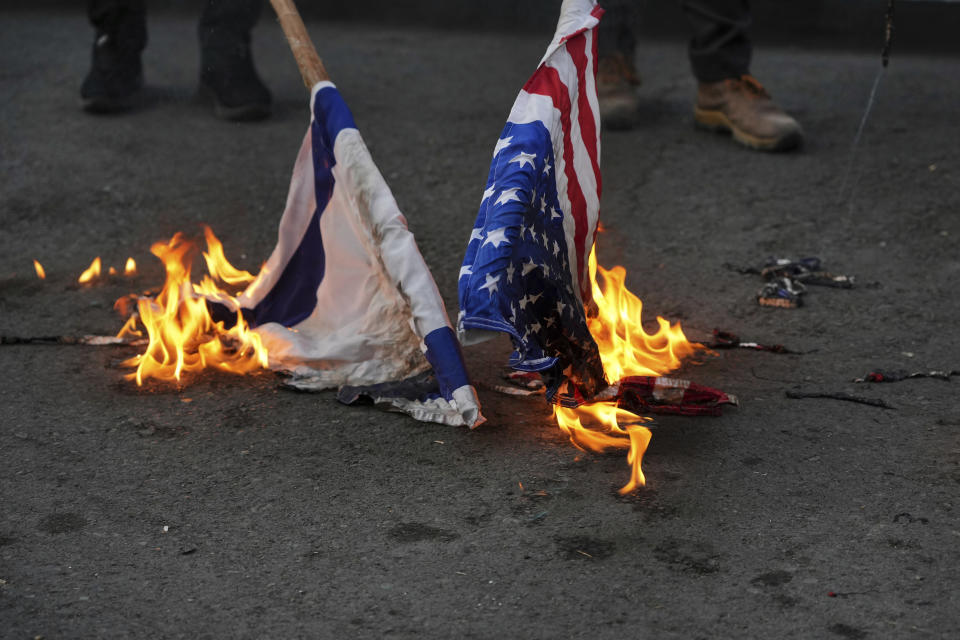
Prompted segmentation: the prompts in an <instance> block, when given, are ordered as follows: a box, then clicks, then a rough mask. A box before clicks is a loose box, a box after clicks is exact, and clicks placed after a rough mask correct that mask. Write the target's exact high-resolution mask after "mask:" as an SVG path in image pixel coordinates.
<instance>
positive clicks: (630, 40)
mask: <svg viewBox="0 0 960 640" xmlns="http://www.w3.org/2000/svg"><path fill="white" fill-rule="evenodd" d="M601 6H602V7H603V9H604V13H603V17H602V18H600V25H599V26H598V27H597V38H598V40H597V46H598V48H599V51H598V56H599V57H600V58H605V57H607V56H610V55H613V54H614V53H622V54H623V55H625V56H626V57H627V58H628V59H630V60H633V53H634V50H635V49H636V40H635V39H634V36H633V29H634V26H635V25H636V18H637V0H607V1H606V2H604V3H603V4H602V5H601Z"/></svg>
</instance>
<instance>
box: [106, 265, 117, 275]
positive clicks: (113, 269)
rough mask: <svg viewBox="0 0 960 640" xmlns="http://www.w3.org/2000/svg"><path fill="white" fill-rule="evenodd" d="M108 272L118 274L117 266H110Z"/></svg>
mask: <svg viewBox="0 0 960 640" xmlns="http://www.w3.org/2000/svg"><path fill="white" fill-rule="evenodd" d="M107 273H108V274H109V275H111V276H115V275H117V269H116V267H110V268H109V269H108V270H107Z"/></svg>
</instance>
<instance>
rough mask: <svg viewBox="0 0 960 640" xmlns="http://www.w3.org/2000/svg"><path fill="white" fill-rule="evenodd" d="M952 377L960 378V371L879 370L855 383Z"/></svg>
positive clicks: (855, 380) (858, 379) (855, 379)
mask: <svg viewBox="0 0 960 640" xmlns="http://www.w3.org/2000/svg"><path fill="white" fill-rule="evenodd" d="M952 376H960V371H914V372H912V373H911V372H909V371H906V370H905V369H884V370H881V369H877V370H876V371H871V372H870V373H868V374H867V375H865V376H863V377H862V378H854V380H853V381H854V382H900V381H901V380H909V379H911V378H935V379H937V380H946V381H949V380H950V378H951V377H952Z"/></svg>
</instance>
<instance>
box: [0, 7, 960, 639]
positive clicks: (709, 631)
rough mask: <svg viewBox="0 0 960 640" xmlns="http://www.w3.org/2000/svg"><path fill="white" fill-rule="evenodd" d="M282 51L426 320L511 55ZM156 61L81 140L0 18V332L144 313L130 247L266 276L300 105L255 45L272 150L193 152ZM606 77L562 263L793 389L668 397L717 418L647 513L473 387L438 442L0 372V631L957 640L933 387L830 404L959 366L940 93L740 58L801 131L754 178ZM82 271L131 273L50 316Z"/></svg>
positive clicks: (163, 55)
mask: <svg viewBox="0 0 960 640" xmlns="http://www.w3.org/2000/svg"><path fill="white" fill-rule="evenodd" d="M308 27H309V29H310V31H311V33H312V35H313V38H314V41H315V43H316V45H317V48H318V50H319V51H320V53H321V56H322V57H323V58H324V60H325V63H326V65H327V68H328V70H329V71H330V74H331V75H332V77H333V79H334V81H335V82H336V83H337V84H338V86H339V87H340V89H341V91H342V93H343V95H344V97H345V98H346V100H347V102H348V104H349V105H350V107H351V108H352V110H353V112H354V115H355V118H356V121H357V123H358V125H359V127H360V130H361V131H362V133H363V134H364V137H365V139H366V141H367V144H368V146H369V147H370V149H371V152H372V154H373V157H374V159H375V160H376V162H377V163H378V166H379V167H380V169H381V171H382V173H383V174H384V176H385V177H386V178H387V180H388V182H389V184H390V186H391V188H392V189H393V191H394V194H395V196H396V198H397V200H398V202H399V204H400V206H401V209H402V210H403V211H404V212H405V214H406V215H407V217H408V221H409V224H410V227H411V229H412V230H413V231H414V233H415V234H416V237H417V240H418V243H419V246H420V249H421V251H422V252H423V254H424V256H425V258H426V261H427V262H428V264H429V265H430V266H431V268H432V270H433V273H434V276H435V278H436V280H437V284H438V286H439V288H440V290H441V292H442V294H443V295H444V297H445V299H446V300H447V304H448V310H450V312H451V314H454V313H455V309H456V280H457V273H458V268H459V265H460V261H461V258H462V255H463V251H464V249H465V245H466V241H467V239H468V237H469V234H470V229H471V228H472V225H473V221H474V217H475V214H476V208H477V205H478V203H479V200H480V196H481V194H482V191H483V187H484V182H485V179H486V176H487V171H488V168H489V161H490V152H491V149H492V147H493V145H494V143H495V141H496V139H497V137H498V135H499V133H500V130H501V128H502V126H503V123H504V121H505V118H506V116H507V114H508V112H509V109H510V106H511V104H512V102H513V99H514V98H515V96H516V93H517V91H518V90H519V88H520V87H521V86H522V84H523V82H524V81H525V80H526V78H527V77H528V76H529V74H530V73H531V72H532V71H533V69H534V68H535V66H536V64H537V62H538V61H539V59H540V56H541V55H542V52H543V50H544V48H545V47H546V45H547V41H546V38H544V37H543V36H542V35H540V34H538V33H516V32H511V33H498V32H473V31H469V30H460V31H443V30H428V29H423V28H416V27H412V26H411V27H387V26H383V25H378V26H369V25H367V26H364V25H363V24H357V23H324V24H321V23H316V22H311V23H309V24H308ZM195 33H196V29H195V22H194V19H193V18H192V17H190V16H189V15H158V16H155V17H153V18H152V19H151V22H150V44H149V47H148V49H147V51H146V53H145V56H144V64H145V74H146V81H147V91H146V96H145V101H144V104H143V105H142V106H141V108H140V109H138V110H137V111H135V112H132V113H130V114H125V115H119V116H114V117H95V116H91V115H88V114H85V113H83V112H82V111H81V110H80V109H79V95H78V93H79V86H80V82H81V80H82V78H83V76H84V74H85V72H86V70H87V65H88V63H89V60H88V55H89V46H90V39H91V33H90V30H89V27H88V25H87V23H86V20H85V16H84V15H82V13H81V12H77V13H76V14H70V13H67V12H65V11H60V12H57V11H51V12H45V13H30V12H10V13H7V14H6V15H4V17H3V20H2V21H0V60H2V64H0V83H2V87H3V93H2V95H3V97H2V99H0V172H2V181H0V247H2V248H3V251H2V253H0V335H2V336H8V337H9V336H21V337H22V336H48V335H82V334H113V333H115V332H116V331H118V330H119V328H120V326H121V324H122V321H123V319H122V318H121V317H120V316H118V315H117V314H116V312H115V311H114V310H113V309H112V306H113V302H114V300H116V299H117V298H119V297H121V296H123V295H125V294H127V293H130V292H137V291H143V290H146V289H149V288H154V287H156V286H157V285H159V284H160V283H161V282H162V277H163V274H162V267H161V265H160V264H159V262H158V261H156V260H155V259H154V258H153V257H152V256H151V255H150V253H149V247H150V245H151V244H152V243H153V242H156V241H158V240H166V239H168V238H169V237H170V236H172V235H173V233H175V232H176V231H185V232H187V233H189V234H197V233H198V232H199V229H200V226H199V225H200V224H202V223H206V224H209V225H211V227H212V228H213V230H214V232H215V233H216V234H217V235H218V236H219V237H220V239H221V240H222V241H223V244H224V247H225V250H226V254H227V257H228V258H229V259H231V261H233V262H234V264H236V265H237V266H240V267H242V268H246V269H250V270H253V271H255V270H256V269H257V268H258V267H259V265H260V263H261V262H262V261H263V260H265V259H266V257H267V256H268V255H269V252H270V250H271V249H272V247H273V244H274V242H275V238H276V226H277V222H278V219H279V215H280V213H281V211H282V208H283V205H284V200H285V197H286V190H287V186H288V180H289V176H290V170H291V168H292V165H293V161H294V158H295V155H296V152H297V150H298V148H299V144H300V141H301V139H302V136H303V134H304V131H305V128H306V126H307V123H308V120H309V111H308V105H307V99H308V96H307V92H306V90H305V89H304V87H303V86H302V83H301V81H300V79H299V75H298V72H297V69H296V66H295V64H294V63H293V61H292V57H291V56H290V53H289V51H288V49H287V46H286V44H285V42H284V41H283V39H282V35H281V33H280V30H279V27H278V26H276V24H274V23H273V22H272V21H271V20H268V19H264V20H261V23H260V25H259V26H258V27H257V30H256V32H255V41H254V44H255V52H256V59H257V63H258V66H259V68H260V70H261V72H262V75H263V76H264V78H266V79H267V81H268V83H269V85H270V87H271V89H272V91H273V93H274V99H275V113H274V116H273V117H272V118H271V119H270V120H267V121H265V122H262V123H256V124H237V123H227V122H222V121H219V120H217V119H215V118H214V117H213V113H212V107H211V106H210V105H208V104H204V103H202V102H200V101H198V100H197V99H196V98H195V96H194V93H195V86H196V78H197V57H198V56H197V51H196V44H195ZM547 37H549V36H547ZM637 64H638V67H639V70H640V73H641V75H642V77H643V81H644V85H643V88H642V95H643V98H644V99H643V105H642V109H641V124H640V126H638V127H637V128H636V129H634V130H632V131H628V132H604V133H603V149H602V169H603V178H604V180H603V201H602V207H603V211H602V220H603V223H604V226H605V227H606V231H605V232H604V233H603V234H601V236H600V240H599V256H600V262H601V264H605V265H612V264H621V265H623V266H624V267H625V268H626V269H627V271H628V273H629V276H628V281H627V282H628V285H629V286H630V288H631V289H632V290H633V291H635V292H636V293H637V294H638V295H639V296H640V297H641V298H642V299H643V300H644V304H645V314H649V315H648V316H645V317H646V318H647V319H648V320H651V321H652V320H653V318H654V317H655V316H656V315H663V316H665V317H667V318H669V319H670V320H672V321H680V322H681V323H682V324H683V326H684V327H685V329H686V330H687V331H688V333H689V334H691V335H693V336H702V335H708V334H709V332H710V331H711V330H712V329H714V328H721V329H725V330H729V331H733V332H736V333H738V334H739V335H740V336H742V337H744V338H746V339H750V340H756V341H759V342H764V343H779V344H783V345H786V346H787V347H789V348H791V349H793V350H795V351H802V352H804V353H803V355H783V354H774V353H765V352H756V351H748V350H736V351H718V352H717V353H716V354H715V355H710V356H706V357H703V358H700V359H699V361H698V362H697V363H691V364H688V365H686V366H684V368H683V369H681V370H680V371H679V372H678V373H677V374H676V375H678V376H681V377H686V378H689V379H692V380H695V381H696V382H698V383H701V384H706V385H709V386H713V387H717V388H721V389H723V390H725V391H727V392H730V393H733V394H736V395H737V396H738V397H739V398H740V399H741V403H742V404H741V406H740V407H739V408H732V409H728V410H726V411H725V413H724V415H723V416H722V417H717V418H688V417H670V416H666V417H658V418H656V421H655V426H654V427H653V439H652V441H651V444H650V448H649V450H648V453H647V456H646V458H645V460H644V470H645V472H646V476H647V483H648V484H647V486H646V487H644V488H643V489H641V490H638V491H637V492H635V493H634V494H632V495H628V496H620V495H618V493H617V489H618V488H619V487H620V486H622V485H623V484H624V483H625V482H626V479H627V475H628V468H627V465H626V462H625V459H624V456H623V454H622V452H614V453H610V454H608V455H597V454H590V453H584V452H582V451H579V450H577V449H576V448H574V447H573V446H572V445H571V444H570V443H569V442H568V441H567V440H566V439H565V438H564V437H563V435H562V434H561V433H560V432H559V430H558V429H557V427H556V426H555V425H553V423H552V420H551V418H550V411H549V409H548V408H547V407H546V406H545V404H543V402H542V400H540V399H537V398H533V399H524V398H513V397H508V396H503V395H500V394H498V393H496V392H493V391H491V390H489V388H487V387H482V388H481V389H480V393H481V401H482V402H483V405H484V412H485V414H486V415H487V417H488V418H489V422H488V423H487V424H485V425H483V426H482V427H480V428H478V429H476V430H474V431H470V430H467V429H463V428H451V427H444V426H440V425H434V424H424V423H418V422H415V421H413V420H412V419H410V418H407V417H405V416H402V415H397V414H390V413H384V412H381V411H378V410H376V409H374V408H369V407H367V408H362V407H361V408H357V407H346V406H342V405H339V404H338V403H337V402H336V400H335V399H334V394H333V393H332V392H331V393H321V394H294V393H290V392H287V391H284V390H282V389H280V388H279V387H278V380H277V378H276V377H275V376H274V375H273V374H271V373H262V374H258V375H253V376H243V377H240V376H229V375H225V374H224V375H219V374H212V373H211V374H204V375H201V376H197V377H196V378H194V379H191V381H190V384H188V385H185V386H184V387H183V388H179V389H178V388H172V387H170V386H164V385H152V386H150V387H148V388H147V389H146V390H139V389H137V388H136V387H135V386H134V385H132V384H131V383H130V382H129V381H128V380H126V379H125V378H124V374H125V373H126V370H124V369H122V368H120V367H119V366H118V363H119V362H120V361H121V360H122V359H124V358H125V357H128V356H129V355H131V352H130V350H129V349H128V348H121V347H96V348H94V347H81V346H39V345H19V346H9V345H5V346H0V371H2V374H0V376H2V384H0V408H2V411H0V425H2V426H0V637H3V638H24V639H26V638H36V637H43V638H48V639H52V638H93V637H97V638H129V637H145V636H148V635H149V636H151V637H162V638H227V637H238V638H240V637H251V638H253V637H258V638H259V637H272V638H281V637H282V638H290V637H305V638H308V637H309V638H333V637H337V638H340V637H351V638H353V637H356V638H380V637H399V638H413V637H418V638H420V637H427V638H450V637H463V638H495V637H496V638H558V637H564V638H580V637H584V638H587V637H589V638H614V637H616V638H623V637H627V638H847V639H858V638H956V637H958V636H960V595H958V594H960V578H958V575H957V568H958V565H960V551H958V549H960V514H958V509H960V504H958V491H960V404H958V397H957V391H956V384H957V380H956V379H954V380H953V381H952V382H946V381H943V380H938V379H930V378H923V379H912V380H905V381H902V382H897V383H887V384H873V385H865V384H855V383H853V379H854V378H857V377H860V376H862V375H863V374H865V373H866V372H868V371H870V370H874V369H877V368H886V369H905V370H908V371H927V370H948V371H949V370H953V369H957V370H960V333H958V332H957V331H956V327H957V320H956V319H957V317H958V315H960V313H958V312H960V299H958V296H957V294H956V290H957V282H958V281H960V259H958V241H960V218H958V215H957V214H958V211H960V148H958V145H957V141H958V140H960V120H958V118H957V113H958V110H960V83H958V82H957V78H958V77H960V59H958V58H957V57H952V56H947V55H941V56H938V55H935V54H933V53H926V54H924V55H907V54H904V55H899V56H898V54H897V53H896V51H895V52H894V55H893V58H892V60H891V63H890V66H889V68H888V69H887V70H886V72H885V73H884V74H883V75H882V77H880V78H879V81H877V74H878V72H879V70H880V63H879V56H878V54H877V52H875V51H856V50H853V51H851V50H844V49H842V48H836V47H830V48H816V47H809V46H802V47H801V46H788V45H787V44H783V45H782V46H766V47H763V48H760V49H759V50H758V51H757V52H756V56H755V64H754V72H755V75H756V76H757V77H759V78H760V79H761V81H763V82H764V83H765V84H766V85H767V87H768V89H769V90H770V91H771V93H772V94H773V96H774V98H775V99H777V100H778V101H779V102H780V103H781V104H782V105H783V106H784V107H785V108H786V109H787V110H788V111H790V112H791V113H792V114H794V115H795V116H796V117H797V118H798V119H799V120H800V121H801V123H802V125H803V126H804V129H805V131H806V134H807V144H806V145H805V147H804V148H803V150H802V151H800V152H797V153H789V154H778V155H770V154H762V153H756V152H751V151H748V150H745V149H742V148H740V147H738V146H736V145H734V144H733V143H732V142H731V141H730V140H729V139H728V138H725V137H723V136H720V135H715V134H710V133H704V132H700V131H697V130H695V129H694V128H693V126H692V113H691V110H692V96H693V91H694V83H693V80H692V78H691V76H690V74H689V71H688V67H687V61H686V57H685V52H684V43H683V42H682V41H680V40H679V39H678V40H664V41H650V40H645V41H643V42H641V43H640V46H639V50H638V54H637ZM875 81H876V82H877V91H876V99H875V102H874V105H873V108H872V110H871V113H870V116H869V118H868V119H867V121H866V123H865V126H864V127H863V132H862V136H861V137H860V140H859V144H858V145H857V147H856V148H855V149H854V145H853V143H854V138H855V136H856V134H857V131H858V128H859V127H860V124H861V121H862V119H863V115H864V111H865V107H866V106H867V101H868V97H869V95H870V93H871V89H872V87H873V86H874V83H875ZM771 255H776V256H792V257H800V256H817V257H819V258H821V259H822V261H823V264H824V266H825V267H826V268H827V269H829V270H830V271H833V272H836V273H842V274H849V275H853V276H854V277H855V278H856V281H857V286H856V287H854V288H853V289H849V290H846V289H834V288H823V287H810V290H809V292H808V294H807V295H806V301H805V302H806V303H805V305H804V306H803V307H801V308H799V309H795V310H787V309H773V308H765V307H760V306H758V305H757V303H756V301H755V299H754V296H755V294H756V292H757V290H758V289H759V287H760V285H761V284H762V282H761V281H760V279H759V278H758V276H755V275H750V274H742V273H739V272H738V271H737V270H736V268H735V267H744V266H751V265H757V264H760V263H762V262H763V260H764V259H765V258H766V257H767V256H771ZM95 256H101V257H102V259H103V261H104V263H105V265H114V266H116V267H121V266H122V265H123V262H124V260H125V259H126V258H127V256H133V257H134V258H135V259H136V260H137V262H138V263H139V264H140V265H141V267H140V274H139V275H138V276H136V277H135V278H123V277H119V276H118V277H112V278H111V277H105V278H101V279H99V280H97V281H96V282H94V283H93V284H92V285H86V286H82V285H79V284H77V282H76V279H77V276H78V275H79V274H80V272H81V271H82V270H84V269H85V268H86V267H87V265H89V263H90V261H91V260H92V259H93V258H94V257H95ZM35 259H36V260H39V261H40V262H41V263H42V264H43V266H44V267H45V269H46V274H47V277H46V279H45V280H40V279H39V278H38V277H37V276H36V275H35V273H34V268H33V263H32V261H33V260H35ZM731 266H732V267H734V268H731ZM506 351H507V346H506V345H505V344H503V343H502V342H500V343H497V344H496V345H494V347H493V348H490V347H480V348H479V349H471V350H468V351H467V354H466V355H467V358H468V364H469V366H470V368H471V373H472V374H473V375H474V377H475V378H476V379H477V380H478V381H480V382H483V381H485V380H488V381H494V380H496V378H497V375H498V374H499V367H500V364H501V363H502V361H503V359H504V357H505V355H506ZM787 392H801V393H818V392H827V393H848V394H854V395H856V396H860V397H864V398H868V399H873V400H883V401H885V402H886V403H888V404H889V405H890V406H891V407H892V408H887V409H885V408H880V407H876V406H870V405H866V404H858V403H853V402H845V401H839V400H835V399H827V398H812V399H791V398H788V397H787V395H786V394H787Z"/></svg>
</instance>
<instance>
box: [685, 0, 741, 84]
mask: <svg viewBox="0 0 960 640" xmlns="http://www.w3.org/2000/svg"><path fill="white" fill-rule="evenodd" d="M680 4H681V6H682V7H683V12H684V14H685V15H686V17H687V21H688V22H689V23H690V29H691V32H692V37H691V39H690V48H689V53H690V66H691V67H692V68H693V75H694V76H696V78H697V80H698V81H700V82H719V81H721V80H725V79H726V78H739V77H740V76H742V75H745V74H747V73H749V72H750V55H751V53H752V50H753V48H752V45H751V44H750V39H749V37H748V36H747V29H748V28H749V26H750V6H749V3H748V2H747V0H681V3H680Z"/></svg>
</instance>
